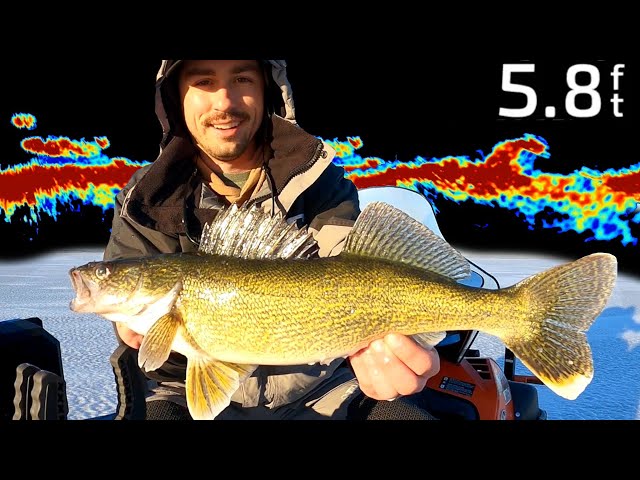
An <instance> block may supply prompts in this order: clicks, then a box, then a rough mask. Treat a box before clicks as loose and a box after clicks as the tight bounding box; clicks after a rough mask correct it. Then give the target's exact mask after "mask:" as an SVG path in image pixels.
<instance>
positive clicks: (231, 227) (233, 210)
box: [199, 204, 318, 259]
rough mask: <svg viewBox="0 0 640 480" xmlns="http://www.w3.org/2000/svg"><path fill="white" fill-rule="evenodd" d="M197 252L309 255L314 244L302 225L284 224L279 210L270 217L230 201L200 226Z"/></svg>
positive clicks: (313, 251) (314, 247)
mask: <svg viewBox="0 0 640 480" xmlns="http://www.w3.org/2000/svg"><path fill="white" fill-rule="evenodd" d="M199 251H200V252H201V253H206V254H215V255H227V256H234V257H240V258H246V259H252V258H271V259H273V258H309V257H310V256H312V255H313V254H315V253H316V252H317V251H318V244H317V243H316V241H315V240H314V239H313V236H312V235H311V233H310V232H308V231H307V228H306V227H303V228H298V227H297V226H296V224H295V223H291V224H289V223H287V221H286V219H284V217H283V216H282V214H281V213H280V212H278V213H276V214H275V215H273V216H272V215H271V214H269V213H266V212H265V211H264V210H263V209H262V208H260V207H258V206H257V205H255V204H254V205H252V206H250V207H246V206H243V207H238V206H237V205H235V204H234V205H232V206H231V207H228V208H225V209H223V210H220V212H219V213H218V215H217V216H216V218H215V219H214V220H213V222H211V224H206V225H205V226H204V228H203V230H202V238H201V240H200V247H199Z"/></svg>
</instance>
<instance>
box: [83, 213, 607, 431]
mask: <svg viewBox="0 0 640 480" xmlns="http://www.w3.org/2000/svg"><path fill="white" fill-rule="evenodd" d="M243 216H244V217H243ZM247 217H248V218H247ZM252 222H254V223H252ZM255 222H258V223H257V224H256V223H255ZM264 222H271V223H269V225H270V226H269V227H268V228H267V227H264V226H263V224H264ZM274 222H275V223H274ZM248 224H251V225H252V228H251V229H249V230H251V231H254V230H256V231H257V232H259V238H258V239H259V240H261V241H255V240H256V239H255V238H252V239H249V240H250V243H251V245H254V246H253V247H249V248H247V246H246V245H247V241H248V240H247V238H246V237H247V235H248V233H247V231H244V230H243V228H241V226H240V225H248ZM257 225H259V226H257ZM216 228H217V229H218V232H217V233H216V232H215V230H216ZM269 228H270V229H272V232H273V235H272V236H269V234H267V233H265V231H266V230H268V229H269ZM233 231H236V233H235V234H232V233H231V232H233ZM221 232H222V233H224V235H222V233H221ZM216 235H220V236H216ZM229 236H231V237H232V238H235V239H236V240H237V241H236V242H234V241H228V240H227V239H228V237H229ZM294 237H295V238H294ZM203 238H205V242H204V244H203V247H202V248H201V251H200V252H198V253H196V254H186V253H181V254H164V255H157V256H154V257H145V258H131V259H121V260H114V261H109V262H91V263H89V264H86V265H83V266H81V267H77V268H74V269H72V270H71V272H70V274H71V278H72V282H73V286H74V289H75V291H76V298H75V299H74V300H73V301H72V303H71V309H72V310H74V311H76V312H92V313H98V314H100V315H103V316H104V317H105V318H107V319H109V320H112V321H120V322H125V323H126V324H127V325H128V326H129V328H131V329H133V330H135V331H137V332H139V333H141V334H143V335H145V337H144V341H143V343H142V345H141V348H140V352H139V355H138V358H139V362H140V366H141V367H144V368H145V369H147V370H154V369H156V368H159V367H160V366H161V365H162V364H163V363H164V362H165V361H166V359H167V358H168V356H169V353H170V352H171V350H174V351H177V352H180V353H182V354H183V355H185V356H186V357H187V381H186V386H187V403H188V406H189V410H190V412H191V414H192V416H193V417H194V418H201V419H210V418H215V416H216V415H217V414H218V413H219V412H220V411H221V410H222V409H223V408H225V407H226V406H227V405H228V404H229V400H230V397H231V395H232V394H233V393H234V392H235V390H236V389H237V388H238V387H239V385H240V382H242V381H243V380H244V379H245V378H246V377H247V376H249V375H250V374H251V373H252V372H253V371H254V370H255V368H257V366H258V365H301V364H308V363H316V362H329V361H331V360H333V359H335V358H338V357H346V356H348V355H350V354H353V353H355V352H357V351H358V350H360V349H361V348H363V347H365V346H367V345H368V344H369V343H370V342H371V341H372V340H374V339H376V338H380V337H382V336H384V335H385V334H387V333H390V332H397V333H401V334H405V335H414V336H415V338H416V339H419V341H420V343H422V344H431V345H435V344H436V343H437V342H438V341H439V340H440V339H442V337H443V335H444V332H445V331H447V330H478V331H481V332H484V333H488V334H491V335H495V336H497V337H498V338H500V339H501V340H502V341H503V342H504V343H505V345H506V346H507V347H508V348H510V349H511V350H512V351H513V352H514V354H515V355H516V356H517V357H518V358H519V359H520V360H521V361H522V362H523V363H524V364H525V365H526V366H527V367H528V368H529V369H530V370H531V371H532V372H533V373H534V374H535V375H537V376H538V377H539V378H540V379H541V380H542V381H543V382H544V383H545V384H546V385H547V386H549V388H551V389H552V390H553V391H554V392H556V393H558V394H559V395H561V396H563V397H565V398H570V399H573V398H576V397H577V396H578V395H579V394H580V393H581V392H582V391H583V390H584V388H586V386H587V385H588V384H589V382H590V381H591V379H592V376H593V362H592V358H591V349H590V347H589V344H588V342H587V339H586V335H585V332H586V331H587V330H588V328H589V326H590V325H591V324H592V322H593V321H594V320H595V319H596V317H597V316H598V315H599V314H600V312H601V311H602V309H603V308H604V307H605V305H606V303H607V301H608V298H609V296H610V294H611V291H612V289H613V286H614V284H615V279H616V273H617V272H616V268H617V262H616V259H615V257H614V256H612V255H609V254H606V253H595V254H592V255H588V256H586V257H583V258H580V259H578V260H575V261H573V262H570V263H567V264H565V265H559V266H557V267H554V268H551V269H549V270H547V271H545V272H542V273H539V274H536V275H533V276H531V277H529V278H527V279H525V280H523V281H522V282H520V283H518V284H516V285H513V286H510V287H508V288H504V289H499V290H489V289H483V288H477V287H470V286H465V285H463V284H461V283H459V280H461V279H463V278H465V277H466V276H468V275H469V264H468V262H467V261H466V259H465V258H464V257H463V256H462V255H460V254H459V253H458V252H457V251H456V250H454V249H453V248H452V247H451V246H450V245H449V244H448V243H446V242H445V241H444V240H442V239H441V238H439V237H437V236H436V235H434V234H433V233H432V232H431V231H430V230H428V229H427V228H426V227H425V226H424V225H422V224H420V223H419V222H416V221H415V220H413V219H412V218H410V217H408V216H407V215H406V214H404V213H403V212H401V211H399V210H397V209H395V208H393V207H391V206H389V205H386V204H382V203H379V202H376V203H372V204H370V205H369V206H367V208H365V210H363V212H362V213H361V214H360V216H359V218H358V220H357V221H356V224H355V225H354V227H353V229H352V231H351V233H350V235H349V237H348V239H347V242H346V244H345V247H344V250H343V252H342V253H341V254H340V255H338V256H335V257H328V258H304V256H301V257H296V256H295V255H294V254H293V253H291V252H292V251H293V250H295V249H292V248H290V247H291V246H292V245H294V246H295V247H296V249H299V251H301V252H303V251H304V252H308V251H309V248H310V247H312V243H310V241H309V238H308V237H305V236H304V235H301V234H299V233H297V232H293V231H292V227H291V226H289V225H286V222H284V221H281V222H280V223H277V221H275V220H267V219H266V217H265V216H264V215H263V214H261V213H260V212H259V211H256V210H251V211H249V210H246V211H234V210H229V211H227V212H225V213H224V214H223V215H222V216H221V218H220V219H216V222H215V223H214V225H213V226H212V229H210V230H208V231H207V232H206V235H203ZM222 238H224V239H225V240H224V241H222V240H221V239H222ZM265 238H273V239H275V240H273V242H272V241H271V240H269V241H267V240H265ZM407 238H409V239H411V240H410V241H407ZM283 239H284V240H283ZM221 245H222V246H221ZM265 245H267V247H269V248H266V247H265ZM229 252H236V253H235V254H233V255H232V254H230V253H229ZM237 252H240V253H237ZM257 252H262V253H260V255H258V254H257ZM265 252H266V253H265ZM274 252H276V253H274Z"/></svg>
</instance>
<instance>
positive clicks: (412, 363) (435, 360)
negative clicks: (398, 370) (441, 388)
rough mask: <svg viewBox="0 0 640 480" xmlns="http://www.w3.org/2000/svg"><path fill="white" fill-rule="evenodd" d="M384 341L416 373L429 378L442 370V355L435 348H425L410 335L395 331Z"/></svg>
mask: <svg viewBox="0 0 640 480" xmlns="http://www.w3.org/2000/svg"><path fill="white" fill-rule="evenodd" d="M384 342H385V344H386V345H387V346H388V347H389V349H390V350H391V351H392V352H393V354H394V355H395V356H396V357H398V359H399V360H400V361H401V362H403V363H404V364H405V365H406V366H407V367H408V368H410V369H411V370H412V371H413V372H414V373H415V374H416V375H419V376H421V377H423V378H425V379H429V378H431V377H432V376H434V375H435V374H436V373H438V371H439V370H440V357H439V356H438V352H437V351H436V350H435V349H432V350H425V349H424V348H422V347H421V346H420V345H418V344H417V343H416V342H415V341H414V340H413V339H411V338H410V337H407V336H405V335H398V334H395V333H391V334H389V335H387V336H386V337H385V338H384Z"/></svg>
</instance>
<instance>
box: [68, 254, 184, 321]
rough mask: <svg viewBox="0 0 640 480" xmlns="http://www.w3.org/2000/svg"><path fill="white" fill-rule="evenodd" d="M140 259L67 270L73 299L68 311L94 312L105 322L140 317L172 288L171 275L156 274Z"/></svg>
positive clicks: (98, 262) (104, 262)
mask: <svg viewBox="0 0 640 480" xmlns="http://www.w3.org/2000/svg"><path fill="white" fill-rule="evenodd" d="M147 263H148V262H145V261H144V260H141V259H120V260H113V261H102V262H100V261H96V262H89V263H86V264H84V265H81V266H79V267H74V268H71V269H70V270H69V276H70V278H71V284H72V286H73V289H74V291H75V298H73V299H72V300H71V303H70V305H69V307H70V309H71V310H72V311H74V312H78V313H96V314H99V315H103V316H104V317H106V318H108V319H109V320H113V321H126V320H127V319H130V318H135V317H140V316H142V315H143V314H144V312H145V311H146V310H148V309H149V307H150V306H152V305H156V304H157V303H158V302H159V300H160V299H162V298H164V297H166V296H167V292H169V291H171V289H172V287H173V286H174V285H175V279H173V278H172V276H171V275H163V274H159V272H158V271H157V269H154V268H151V267H152V265H148V264H147Z"/></svg>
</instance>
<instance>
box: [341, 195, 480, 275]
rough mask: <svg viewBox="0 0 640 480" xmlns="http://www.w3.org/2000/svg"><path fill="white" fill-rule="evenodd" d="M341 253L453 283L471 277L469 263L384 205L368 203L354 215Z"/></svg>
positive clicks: (441, 242) (428, 231) (421, 225)
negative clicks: (390, 263) (428, 273)
mask: <svg viewBox="0 0 640 480" xmlns="http://www.w3.org/2000/svg"><path fill="white" fill-rule="evenodd" d="M343 252H344V253H353V254H356V255H366V256H371V257H379V258H384V259H387V260H392V261H395V262H401V263H405V264H408V265H411V266H414V267H418V268H422V269H424V270H429V271H431V272H435V273H438V274H440V275H444V276H446V277H449V278H452V279H454V280H462V279H463V278H466V277H468V276H469V275H471V266H470V265H469V262H468V261H467V260H466V259H465V258H464V256H462V254H460V252H458V251H457V250H455V249H454V248H453V247H452V246H451V245H449V244H448V243H447V242H446V241H445V240H443V239H442V238H440V237H439V236H438V235H436V234H435V233H433V232H432V231H431V230H429V228H428V227H427V226H425V225H424V224H422V223H420V222H419V221H417V220H416V219H414V218H413V217H411V216H409V215H408V214H406V213H405V212H403V211H402V210H399V209H397V208H395V207H393V206H391V205H389V204H387V203H384V202H371V203H369V204H368V205H367V206H366V207H365V208H364V210H362V212H361V213H360V215H359V216H358V219H357V220H356V222H355V224H354V226H353V229H352V230H351V232H350V233H349V235H348V237H347V241H346V243H345V246H344V249H343Z"/></svg>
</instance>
